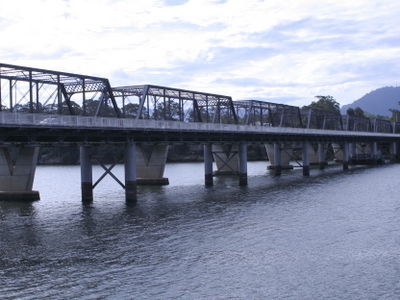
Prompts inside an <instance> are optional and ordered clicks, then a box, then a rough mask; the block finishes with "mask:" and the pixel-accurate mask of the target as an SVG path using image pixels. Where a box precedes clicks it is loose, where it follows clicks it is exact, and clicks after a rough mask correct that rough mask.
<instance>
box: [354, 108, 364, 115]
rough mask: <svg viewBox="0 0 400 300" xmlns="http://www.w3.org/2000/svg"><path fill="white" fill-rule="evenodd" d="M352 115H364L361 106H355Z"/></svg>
mask: <svg viewBox="0 0 400 300" xmlns="http://www.w3.org/2000/svg"><path fill="white" fill-rule="evenodd" d="M354 115H356V116H358V117H364V116H365V115H364V111H363V110H362V109H361V108H359V107H356V108H355V109H354Z"/></svg>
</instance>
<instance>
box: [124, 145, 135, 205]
mask: <svg viewBox="0 0 400 300" xmlns="http://www.w3.org/2000/svg"><path fill="white" fill-rule="evenodd" d="M124 158H125V159H124V163H125V165H124V166H125V199H126V202H129V203H136V202H137V170H136V144H135V143H126V144H125V153H124Z"/></svg>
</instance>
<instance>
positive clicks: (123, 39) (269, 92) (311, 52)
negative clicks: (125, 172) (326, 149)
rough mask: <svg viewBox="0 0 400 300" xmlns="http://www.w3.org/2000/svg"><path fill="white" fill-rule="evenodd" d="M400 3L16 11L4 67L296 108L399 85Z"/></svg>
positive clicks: (178, 3)
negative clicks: (321, 99) (326, 98)
mask: <svg viewBox="0 0 400 300" xmlns="http://www.w3.org/2000/svg"><path fill="white" fill-rule="evenodd" d="M399 13H400V2H399V1H398V0H383V1H379V0H378V1H377V0H375V1H370V0H352V1H337V0H334V1H331V0H320V1H314V0H313V1H309V0H284V1H282V0H281V1H277V0H265V1H262V0H13V1H4V2H2V4H1V6H0V40H1V44H0V57H1V59H0V62H2V63H9V64H16V65H23V66H29V67H37V68H44V69H50V70H57V71H65V72H72V73H79V74H85V75H92V76H99V77H106V78H109V79H110V81H111V84H112V86H121V85H137V84H156V85H164V86H170V87H177V88H184V89H189V90H196V91H202V92H209V93H217V94H223V95H229V96H232V97H233V99H234V100H242V99H258V100H265V101H270V102H276V103H286V104H291V105H296V106H302V105H307V104H309V103H311V102H312V101H314V100H316V99H315V98H314V96H316V95H331V96H333V97H334V98H335V99H336V100H337V101H338V102H339V103H340V104H341V105H345V104H348V103H351V102H353V101H355V100H357V99H359V98H360V97H362V96H363V95H364V94H366V93H368V92H370V91H372V90H374V89H377V88H380V87H384V86H397V85H398V84H399V83H400V77H399V70H400V26H399V21H398V18H399V17H398V15H399Z"/></svg>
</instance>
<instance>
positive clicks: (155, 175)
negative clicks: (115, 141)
mask: <svg viewBox="0 0 400 300" xmlns="http://www.w3.org/2000/svg"><path fill="white" fill-rule="evenodd" d="M167 155H168V145H150V144H149V145H140V146H137V147H136V162H137V184H146V185H166V184H169V181H168V178H164V170H165V164H166V162H167Z"/></svg>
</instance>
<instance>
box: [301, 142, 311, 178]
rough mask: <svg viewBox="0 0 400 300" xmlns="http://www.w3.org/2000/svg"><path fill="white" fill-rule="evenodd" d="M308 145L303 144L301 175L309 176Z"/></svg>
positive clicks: (307, 143) (306, 143)
mask: <svg viewBox="0 0 400 300" xmlns="http://www.w3.org/2000/svg"><path fill="white" fill-rule="evenodd" d="M309 150H310V143H309V142H307V141H304V142H303V175H304V176H309V175H310V154H309Z"/></svg>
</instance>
